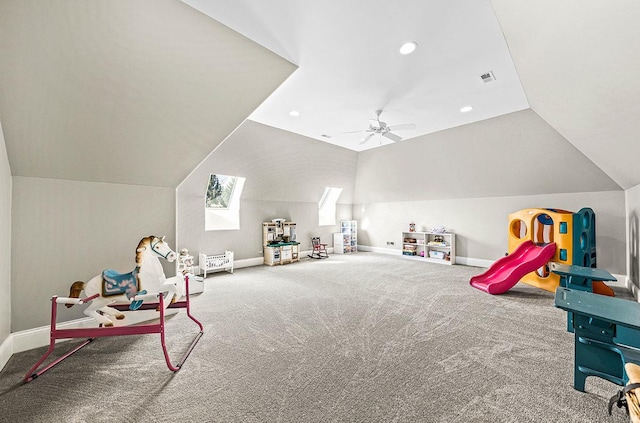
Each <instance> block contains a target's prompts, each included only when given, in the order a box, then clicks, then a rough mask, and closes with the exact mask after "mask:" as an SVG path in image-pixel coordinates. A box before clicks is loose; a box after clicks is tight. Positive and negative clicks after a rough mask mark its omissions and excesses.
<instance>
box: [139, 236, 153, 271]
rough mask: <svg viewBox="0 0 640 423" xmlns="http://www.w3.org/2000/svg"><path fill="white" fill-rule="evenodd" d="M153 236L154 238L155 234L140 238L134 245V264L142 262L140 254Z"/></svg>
mask: <svg viewBox="0 0 640 423" xmlns="http://www.w3.org/2000/svg"><path fill="white" fill-rule="evenodd" d="M153 238H156V236H155V235H149V236H148V237H146V238H142V239H141V240H140V242H139V243H138V246H137V247H136V265H138V266H140V265H141V264H142V254H143V252H144V249H145V248H147V245H149V244H151V241H153Z"/></svg>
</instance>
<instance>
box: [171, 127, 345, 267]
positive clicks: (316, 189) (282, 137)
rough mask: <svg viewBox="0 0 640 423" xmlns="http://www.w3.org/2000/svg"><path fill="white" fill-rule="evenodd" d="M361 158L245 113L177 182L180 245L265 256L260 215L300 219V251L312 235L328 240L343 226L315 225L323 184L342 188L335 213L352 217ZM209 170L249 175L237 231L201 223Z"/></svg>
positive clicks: (193, 250)
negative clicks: (210, 228)
mask: <svg viewBox="0 0 640 423" xmlns="http://www.w3.org/2000/svg"><path fill="white" fill-rule="evenodd" d="M356 163H357V153H356V152H354V151H350V150H346V149H343V148H340V147H337V146H334V145H330V144H327V143H323V142H320V141H316V140H313V139H310V138H306V137H302V136H299V135H295V134H292V133H290V132H287V131H283V130H280V129H276V128H272V127H269V126H266V125H262V124H259V123H256V122H253V121H250V120H247V121H246V122H245V123H244V124H242V125H241V126H240V127H239V128H238V129H237V130H236V131H235V132H234V133H233V134H232V135H230V136H229V137H228V138H227V139H226V140H225V141H224V143H223V144H222V145H220V146H219V147H218V148H217V149H216V150H215V151H214V152H213V153H212V154H211V155H210V156H209V157H208V158H207V159H206V160H205V161H204V162H203V163H201V164H200V166H198V168H197V169H196V170H194V172H193V173H192V174H191V175H190V176H189V177H188V178H187V179H186V180H185V181H184V182H183V183H182V184H181V185H180V186H179V187H178V204H177V209H178V211H177V213H178V216H177V217H178V223H177V233H178V237H179V239H178V242H179V243H180V248H187V249H189V251H190V252H191V253H196V254H197V253H198V252H206V253H209V254H216V253H221V252H224V250H225V249H229V250H233V251H234V253H235V258H236V260H241V259H248V258H255V257H260V256H261V250H262V222H265V221H270V220H271V219H274V218H284V219H287V220H290V221H294V222H296V223H297V237H298V238H297V239H298V241H299V242H300V243H301V245H300V248H301V249H302V250H306V249H311V240H310V237H311V236H312V235H313V236H320V238H321V239H322V240H323V242H326V243H328V244H331V234H332V233H333V232H337V231H338V226H337V225H336V226H319V225H318V202H319V201H320V197H321V196H322V194H323V192H324V189H325V187H327V186H332V187H339V188H343V192H342V194H341V196H340V198H339V200H338V207H337V219H338V221H339V220H340V219H351V202H352V200H353V188H354V181H355V172H356ZM211 173H220V174H224V175H235V176H242V177H245V178H246V182H245V186H244V191H243V193H242V199H241V202H240V229H239V230H229V231H205V230H204V195H205V192H206V188H207V183H208V181H209V175H210V174H211ZM338 223H339V222H338Z"/></svg>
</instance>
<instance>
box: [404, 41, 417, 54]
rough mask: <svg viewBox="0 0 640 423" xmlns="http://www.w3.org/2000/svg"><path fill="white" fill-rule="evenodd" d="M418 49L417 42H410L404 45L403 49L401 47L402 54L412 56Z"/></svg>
mask: <svg viewBox="0 0 640 423" xmlns="http://www.w3.org/2000/svg"><path fill="white" fill-rule="evenodd" d="M416 47H418V43H416V42H415V41H409V42H407V43H404V44H403V45H402V47H400V54H410V53H413V51H414V50H415V49H416Z"/></svg>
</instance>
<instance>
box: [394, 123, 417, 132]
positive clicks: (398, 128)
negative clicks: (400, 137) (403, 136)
mask: <svg viewBox="0 0 640 423" xmlns="http://www.w3.org/2000/svg"><path fill="white" fill-rule="evenodd" d="M404 129H416V124H415V123H403V124H401V125H393V126H390V127H389V131H402V130H404Z"/></svg>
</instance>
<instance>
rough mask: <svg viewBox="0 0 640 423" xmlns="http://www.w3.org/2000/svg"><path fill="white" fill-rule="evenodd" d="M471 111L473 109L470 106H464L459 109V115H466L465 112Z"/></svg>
mask: <svg viewBox="0 0 640 423" xmlns="http://www.w3.org/2000/svg"><path fill="white" fill-rule="evenodd" d="M472 110H473V107H472V106H464V107H461V108H460V112H461V113H467V112H470V111H472Z"/></svg>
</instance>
